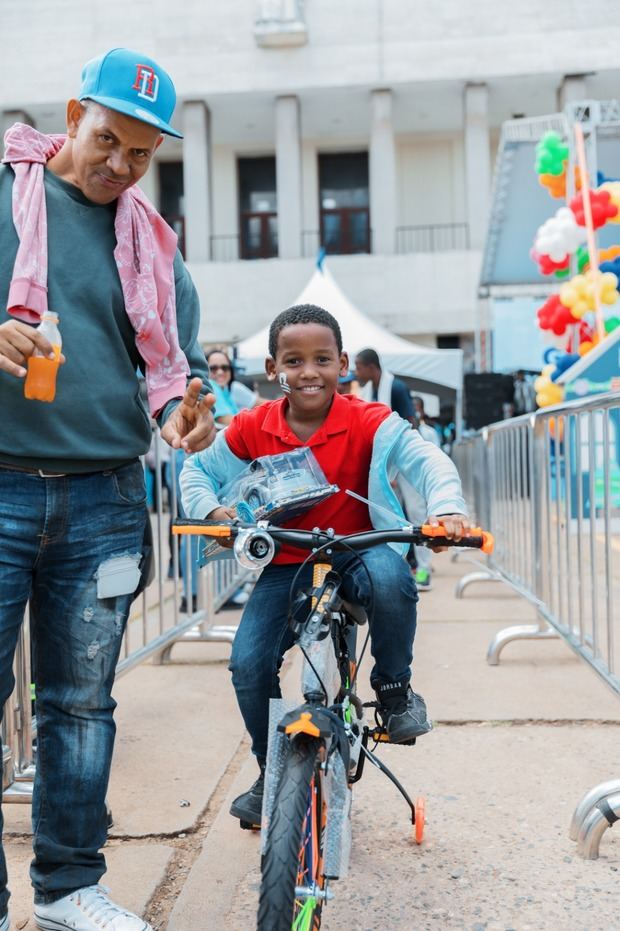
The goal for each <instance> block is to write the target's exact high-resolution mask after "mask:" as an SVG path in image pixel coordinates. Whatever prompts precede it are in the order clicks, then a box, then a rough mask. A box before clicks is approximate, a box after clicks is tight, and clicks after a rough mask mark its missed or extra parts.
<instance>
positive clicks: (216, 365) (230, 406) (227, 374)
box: [207, 349, 260, 427]
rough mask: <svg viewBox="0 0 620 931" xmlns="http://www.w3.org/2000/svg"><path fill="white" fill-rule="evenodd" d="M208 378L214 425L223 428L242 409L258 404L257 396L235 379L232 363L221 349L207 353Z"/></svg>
mask: <svg viewBox="0 0 620 931" xmlns="http://www.w3.org/2000/svg"><path fill="white" fill-rule="evenodd" d="M207 362H208V363H209V378H210V381H211V385H212V386H213V393H214V394H215V411H214V412H215V423H216V426H218V425H219V426H220V427H224V426H226V424H229V423H230V421H231V420H232V419H233V417H234V416H235V414H238V413H239V411H241V410H244V408H250V407H255V406H256V405H257V404H259V403H260V401H259V399H258V398H257V396H256V395H255V394H254V392H253V391H251V390H250V389H249V388H247V387H246V386H245V385H244V384H242V383H241V382H240V381H238V380H237V379H236V378H235V371H234V369H233V366H232V362H231V361H230V358H229V357H228V355H227V354H226V353H225V352H224V350H223V349H212V350H211V351H210V352H208V353H207Z"/></svg>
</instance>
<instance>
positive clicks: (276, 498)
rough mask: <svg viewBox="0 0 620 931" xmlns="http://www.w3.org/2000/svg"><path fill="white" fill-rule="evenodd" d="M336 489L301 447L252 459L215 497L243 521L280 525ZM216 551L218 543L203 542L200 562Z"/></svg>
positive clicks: (327, 496) (310, 454)
mask: <svg viewBox="0 0 620 931" xmlns="http://www.w3.org/2000/svg"><path fill="white" fill-rule="evenodd" d="M339 490H340V489H339V488H338V485H331V484H330V483H329V482H328V481H327V479H326V477H325V473H324V472H323V470H322V469H321V466H320V465H319V463H318V462H317V460H316V458H315V456H314V454H313V452H312V450H311V449H309V448H308V447H306V446H302V447H300V448H299V449H294V450H291V452H288V453H279V454H278V455H275V456H261V457H260V458H259V459H254V460H253V461H252V462H250V463H249V464H248V466H247V468H245V469H244V470H243V471H242V472H241V473H240V474H239V475H237V477H236V478H235V479H233V481H232V482H229V483H228V484H227V485H225V486H224V487H223V488H222V489H221V491H220V493H219V495H218V497H219V500H220V503H221V504H223V505H225V506H226V507H234V508H235V510H236V514H237V517H238V518H239V520H241V521H243V522H244V523H252V524H253V523H256V522H257V521H259V520H267V521H269V523H270V524H278V525H280V524H285V523H288V522H289V521H291V520H294V519H295V518H296V517H299V516H300V515H301V514H303V513H304V512H305V511H308V510H309V509H310V508H312V507H314V506H315V505H316V504H319V503H320V502H321V501H324V500H325V499H326V498H329V497H330V495H333V494H335V493H336V492H337V491H339ZM218 551H219V553H220V555H221V554H222V550H221V548H220V546H219V545H218V544H215V545H212V544H207V546H206V547H205V549H204V550H203V552H202V554H201V555H202V559H201V560H200V562H201V563H202V564H204V561H205V560H206V559H207V558H208V557H209V556H213V555H215V553H216V552H218Z"/></svg>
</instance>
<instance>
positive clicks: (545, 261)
mask: <svg viewBox="0 0 620 931" xmlns="http://www.w3.org/2000/svg"><path fill="white" fill-rule="evenodd" d="M530 258H531V259H532V260H533V261H534V262H536V264H537V265H538V268H539V270H540V274H541V275H552V274H553V273H554V272H556V271H560V269H564V268H568V267H569V265H570V255H569V254H568V253H567V254H566V255H565V256H564V258H563V259H562V261H561V262H555V261H554V260H553V259H552V258H551V256H550V255H540V254H539V253H538V252H536V250H535V249H530Z"/></svg>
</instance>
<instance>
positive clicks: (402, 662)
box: [181, 304, 469, 824]
mask: <svg viewBox="0 0 620 931" xmlns="http://www.w3.org/2000/svg"><path fill="white" fill-rule="evenodd" d="M269 353H270V356H269V358H268V359H267V360H266V363H265V365H266V370H267V377H268V378H269V379H270V380H271V381H276V380H278V381H279V383H280V385H281V387H282V390H283V392H284V393H285V397H284V398H282V399H281V400H278V401H271V402H268V403H266V404H263V405H261V406H260V407H258V408H255V409H254V410H251V411H242V412H241V413H240V414H238V415H237V416H236V417H235V418H234V419H233V421H232V423H231V424H230V425H229V426H228V427H227V429H226V430H225V431H223V432H222V433H221V434H219V435H218V437H217V439H216V441H215V443H214V444H213V446H211V447H210V448H209V449H208V450H205V451H204V452H202V453H199V454H198V455H196V456H193V457H192V458H191V459H189V460H188V462H187V463H186V465H185V467H184V469H183V472H182V475H181V491H182V498H183V507H184V508H185V510H186V512H187V513H188V515H189V516H190V517H194V518H204V517H209V518H211V519H213V520H229V519H231V518H233V517H234V513H233V511H232V510H230V509H229V508H225V507H221V506H220V505H219V503H218V498H217V493H218V490H219V489H220V488H221V487H222V486H223V485H224V484H225V483H226V482H228V481H230V480H231V479H233V478H234V477H235V476H236V475H237V474H238V473H239V472H240V471H241V470H242V469H243V468H245V465H246V463H247V462H248V460H252V459H255V458H257V457H258V456H266V455H273V454H275V453H282V452H286V451H289V450H291V449H294V448H296V447H300V446H308V447H310V448H311V449H312V452H313V453H314V455H315V456H316V458H317V460H318V462H319V464H320V465H321V468H322V469H323V471H324V473H325V475H326V477H327V480H328V481H329V482H332V483H334V484H337V485H338V486H339V487H340V489H341V490H340V491H339V492H338V493H337V494H335V495H333V496H332V497H330V498H328V499H327V500H325V501H323V502H321V503H320V504H318V505H316V506H315V507H313V508H311V509H310V510H309V511H307V512H306V514H304V515H303V516H302V517H300V518H298V519H296V520H295V521H294V526H297V527H304V528H307V529H312V528H313V527H320V528H322V529H327V528H329V527H333V529H334V530H335V531H336V533H355V532H358V531H363V530H369V529H371V528H372V526H375V527H381V526H382V527H387V526H394V524H395V523H396V519H394V520H390V518H389V517H387V516H386V515H385V514H381V512H379V511H378V510H377V513H376V515H375V514H374V513H369V508H368V506H367V505H365V504H363V503H362V502H360V501H358V500H356V499H355V498H353V497H351V496H350V495H347V494H345V490H346V489H350V490H352V491H355V492H357V493H358V494H360V495H363V496H364V497H367V498H369V499H370V500H372V501H373V503H376V504H380V505H383V506H384V507H387V508H389V509H390V510H392V511H395V512H396V513H398V514H402V511H401V509H400V506H399V504H398V501H397V499H396V496H395V495H394V492H393V491H392V488H391V486H390V478H391V477H392V476H393V475H394V474H396V472H397V471H398V470H399V469H401V470H403V472H404V473H405V474H406V475H407V478H408V479H409V481H410V482H411V483H412V484H413V485H415V486H416V487H417V488H418V489H419V491H420V493H421V494H422V495H423V496H424V498H425V499H426V501H427V503H428V507H429V513H430V514H432V515H435V514H436V515H437V516H436V517H435V516H433V517H431V518H429V522H430V523H434V524H437V523H441V524H443V526H444V527H445V530H446V534H447V535H448V536H449V537H455V538H460V537H461V536H463V535H465V534H466V533H467V531H468V529H469V522H468V520H467V518H466V517H465V516H464V513H463V512H464V510H465V504H464V501H463V498H462V496H461V488H460V482H459V478H458V474H457V472H456V469H455V468H454V466H453V465H452V462H451V461H450V460H449V459H448V457H447V456H446V455H444V453H442V452H441V451H440V450H438V449H437V448H436V447H435V446H433V445H432V444H430V443H426V442H425V441H424V440H423V439H422V438H421V437H420V435H419V434H418V433H417V431H413V430H412V429H411V425H410V424H409V423H408V422H406V421H404V420H402V418H401V417H399V415H398V414H393V413H391V412H390V409H389V408H388V407H386V406H385V405H383V404H373V403H367V402H365V401H362V400H360V399H359V398H355V397H353V396H351V395H348V396H342V395H339V394H338V393H337V389H338V378H339V377H340V376H343V375H345V374H346V373H347V372H348V369H349V360H348V358H347V355H346V353H344V352H343V351H342V336H341V333H340V327H339V326H338V323H337V321H336V320H335V319H334V317H332V316H331V314H329V313H327V311H325V310H322V309H321V308H320V307H315V306H314V305H311V304H307V305H300V306H296V307H291V308H289V309H288V310H285V311H283V312H282V313H281V314H280V315H279V316H278V317H276V319H275V320H274V321H273V323H272V324H271V328H270V331H269ZM372 510H373V509H372V508H371V509H370V511H371V512H372ZM306 555H307V554H306V553H302V552H300V551H298V550H294V549H292V548H290V547H283V548H282V550H281V551H280V552H279V553H278V554H277V556H276V557H275V559H274V560H273V562H272V563H271V564H270V565H269V566H267V567H266V568H265V569H264V570H263V572H262V574H261V576H260V577H259V579H258V581H257V583H256V587H255V589H254V591H253V593H252V595H251V597H250V600H249V601H248V603H247V605H246V607H245V610H244V612H243V617H242V619H241V623H240V625H239V630H238V632H237V636H236V637H235V642H234V644H233V648H232V656H231V662H230V669H231V671H232V679H233V685H234V687H235V691H236V694H237V700H238V702H239V707H240V709H241V713H242V715H243V719H244V721H245V725H246V727H247V729H248V731H249V733H250V736H251V737H252V751H253V753H254V755H255V756H256V758H257V761H258V764H259V767H260V770H261V774H260V776H259V778H258V780H257V781H256V782H255V783H254V785H253V786H252V788H251V789H250V790H249V791H248V792H245V793H244V794H243V795H241V796H239V797H238V798H237V799H235V801H234V802H233V804H232V807H231V810H230V811H231V814H232V815H234V816H235V817H237V818H239V819H241V820H243V821H248V822H250V823H252V824H260V818H261V805H262V795H263V772H264V765H265V758H266V755H267V726H268V716H269V699H270V698H275V697H279V696H280V685H279V678H278V673H279V669H280V666H281V664H282V657H283V655H284V653H285V652H286V650H288V649H289V648H290V647H291V646H292V643H293V639H292V636H291V631H290V628H289V626H288V622H287V612H288V594H289V587H290V585H291V582H292V579H293V576H294V574H295V572H296V571H297V569H298V567H299V563H301V562H303V560H304V558H305V556H306ZM360 555H361V556H362V558H363V559H364V562H365V564H366V566H367V569H368V572H369V573H370V576H371V578H372V581H373V589H374V616H373V617H372V619H371V629H370V633H371V643H372V655H373V657H374V659H375V666H374V668H373V670H372V672H371V683H372V685H373V688H374V689H375V691H376V693H377V696H378V699H379V702H380V704H381V710H382V718H383V721H384V723H385V727H386V729H387V731H388V734H389V737H390V740H391V741H393V742H395V743H399V742H402V741H406V740H410V739H411V738H412V737H417V736H419V735H421V734H425V733H426V732H427V731H429V730H430V728H431V724H430V722H429V721H428V719H427V716H426V705H425V704H424V699H423V698H422V697H421V696H420V695H417V694H416V693H415V692H413V691H412V690H411V688H410V686H409V680H410V678H411V670H410V666H411V661H412V649H413V638H414V634H415V627H416V601H417V597H418V596H417V592H416V588H415V582H414V580H413V578H412V576H411V572H410V571H409V568H408V566H407V563H406V562H405V560H404V559H403V558H402V556H401V555H400V554H399V553H398V552H396V551H395V549H394V548H392V547H391V546H388V545H385V546H377V547H373V548H372V549H369V550H367V551H364V552H362V553H361V554H360ZM334 567H335V569H337V571H338V572H339V573H340V575H341V576H342V578H343V579H344V587H343V595H344V597H345V598H346V599H347V600H350V601H352V602H355V603H357V604H361V605H363V606H364V607H368V606H369V605H370V602H371V599H372V593H371V591H370V587H369V584H368V578H367V575H366V572H365V571H364V569H363V567H362V566H361V565H360V562H359V559H358V558H357V557H356V556H355V555H353V554H349V553H339V554H337V555H336V556H335V559H334ZM306 568H307V573H306V574H305V575H304V573H302V576H301V578H300V587H307V586H308V585H309V583H310V579H311V567H310V566H308V567H306Z"/></svg>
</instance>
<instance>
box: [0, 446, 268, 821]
mask: <svg viewBox="0 0 620 931" xmlns="http://www.w3.org/2000/svg"><path fill="white" fill-rule="evenodd" d="M153 448H154V459H155V462H154V466H155V468H154V473H155V480H154V493H155V502H156V507H155V509H154V512H153V514H151V515H150V520H151V527H152V532H153V546H154V561H155V566H156V575H155V579H154V580H153V581H152V582H151V584H150V585H149V586H148V587H147V588H146V590H145V591H144V592H143V593H142V595H141V596H140V597H139V598H138V599H137V600H136V601H135V602H134V605H133V607H132V610H131V613H130V615H129V618H128V621H127V628H126V631H125V635H124V638H123V644H122V647H121V654H120V658H119V662H118V665H117V667H116V675H117V677H118V676H120V675H124V674H125V673H127V672H129V671H130V670H131V669H134V668H135V667H136V666H138V665H139V664H140V663H143V662H144V661H145V660H147V659H151V658H153V659H154V660H155V662H158V663H164V662H166V661H167V660H169V658H170V652H171V650H172V647H173V646H174V644H175V643H178V642H180V641H184V642H196V641H201V642H226V643H232V641H233V639H234V637H235V633H236V630H237V628H236V627H235V626H233V625H230V624H225V625H222V624H215V623H214V619H215V615H216V613H217V612H218V611H219V610H220V608H221V607H222V606H223V605H224V604H225V603H226V601H228V599H229V598H230V597H231V596H232V595H233V594H234V593H235V592H236V591H237V590H238V589H239V587H240V586H242V585H243V584H244V582H246V581H247V579H248V578H250V577H252V576H253V573H251V572H249V571H248V570H246V569H242V568H240V567H239V566H238V564H237V563H236V561H235V560H232V559H229V560H222V561H221V562H215V563H213V564H211V565H208V566H205V567H203V568H202V569H200V570H199V569H197V568H196V567H195V566H194V565H193V556H192V549H191V547H190V546H187V547H186V554H185V559H184V561H183V565H181V558H180V550H181V543H180V539H179V538H178V537H172V536H171V535H170V533H169V524H170V522H171V520H172V518H173V516H174V515H176V514H178V502H177V482H176V472H175V461H174V458H172V460H171V463H169V464H168V468H167V477H168V481H167V482H166V483H164V478H163V474H162V473H163V471H164V469H163V467H164V465H165V464H164V463H163V461H162V455H161V450H162V446H161V443H160V441H159V437H158V434H155V439H154V447H153ZM173 457H174V453H173ZM164 484H166V486H167V488H168V495H169V501H168V509H167V510H166V511H164V507H163V497H164ZM168 555H169V556H170V559H168ZM194 573H195V575H194ZM193 578H194V579H195V582H196V610H192V607H193V605H192V592H193V586H192V579H193ZM183 579H185V583H184V582H183ZM183 588H185V592H186V600H187V608H188V611H187V613H181V612H180V610H179V604H180V599H181V592H182V590H183ZM14 674H15V683H16V684H15V689H14V691H13V694H12V696H11V698H10V699H9V701H8V702H7V704H6V705H5V707H4V714H3V719H2V728H1V731H0V734H1V747H2V788H3V800H4V801H5V802H23V803H25V804H30V802H31V800H32V786H33V779H34V771H35V757H36V753H35V751H34V750H33V746H34V743H35V742H36V718H33V717H32V713H31V708H32V696H31V688H32V687H31V681H32V677H31V670H30V636H29V623H28V612H26V617H25V619H24V624H23V625H22V631H21V635H20V638H19V641H18V646H17V650H16V654H15V662H14Z"/></svg>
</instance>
